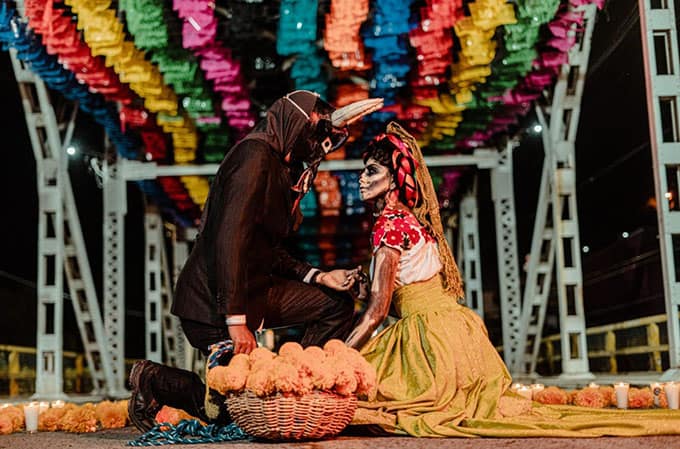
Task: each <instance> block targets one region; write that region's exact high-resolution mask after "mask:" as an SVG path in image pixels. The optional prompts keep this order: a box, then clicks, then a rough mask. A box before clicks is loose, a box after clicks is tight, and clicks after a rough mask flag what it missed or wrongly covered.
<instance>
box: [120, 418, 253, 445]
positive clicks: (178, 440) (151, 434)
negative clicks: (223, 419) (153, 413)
mask: <svg viewBox="0 0 680 449" xmlns="http://www.w3.org/2000/svg"><path fill="white" fill-rule="evenodd" d="M249 439H251V437H250V436H248V434H247V433H245V432H244V431H243V430H241V428H240V427H238V426H237V425H236V424H235V423H231V424H229V425H227V426H218V425H217V424H210V425H207V426H204V425H202V424H201V423H200V422H199V421H198V420H196V419H184V420H182V421H180V422H179V424H177V425H176V426H173V425H172V424H165V423H163V424H157V425H156V426H154V427H153V428H152V429H151V430H149V431H148V432H146V433H145V434H143V435H142V436H140V437H139V438H137V439H136V440H133V441H128V443H127V445H128V446H163V445H165V444H202V443H221V442H225V441H238V440H249Z"/></svg>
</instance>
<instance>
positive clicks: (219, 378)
mask: <svg viewBox="0 0 680 449" xmlns="http://www.w3.org/2000/svg"><path fill="white" fill-rule="evenodd" d="M248 372H249V371H248V370H244V369H242V368H241V367H239V366H238V365H235V366H232V365H231V364H229V366H216V367H214V368H211V369H210V370H208V375H207V376H206V382H207V383H208V386H209V387H210V388H212V389H213V390H215V391H217V392H218V393H220V394H222V395H225V394H227V393H228V392H230V391H240V390H242V389H243V387H245V385H246V379H247V378H248Z"/></svg>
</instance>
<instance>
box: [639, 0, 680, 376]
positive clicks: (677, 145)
mask: <svg viewBox="0 0 680 449" xmlns="http://www.w3.org/2000/svg"><path fill="white" fill-rule="evenodd" d="M674 3H675V1H674V0H664V1H659V2H650V0H639V9H640V27H641V29H642V51H643V55H644V70H645V84H646V90H647V117H648V122H649V137H650V143H651V148H652V160H653V164H654V167H653V168H654V192H655V195H656V202H657V208H656V210H657V217H658V218H657V219H658V223H659V246H660V248H661V268H662V273H663V289H664V298H665V302H666V314H667V316H668V326H667V329H668V331H667V332H668V347H669V348H668V355H669V361H670V366H671V369H672V370H674V371H675V373H676V374H675V376H676V378H677V377H678V374H679V373H678V371H679V370H680V321H678V312H679V311H680V279H678V275H677V270H678V263H679V262H678V259H677V257H676V255H677V251H678V247H680V206H679V204H678V201H680V198H679V197H678V193H679V191H678V184H679V179H680V178H679V176H678V175H679V173H680V156H679V154H680V128H679V121H680V116H679V115H678V108H679V107H680V105H679V104H678V99H679V98H680V64H679V61H678V59H679V58H680V52H679V51H678V29H677V24H676V17H675V5H674ZM667 374H669V373H667Z"/></svg>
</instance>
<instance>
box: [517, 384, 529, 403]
mask: <svg viewBox="0 0 680 449" xmlns="http://www.w3.org/2000/svg"><path fill="white" fill-rule="evenodd" d="M517 394H519V395H520V396H523V397H525V398H527V399H529V400H531V396H532V394H533V393H532V390H531V387H528V386H526V385H522V386H521V387H519V388H518V389H517Z"/></svg>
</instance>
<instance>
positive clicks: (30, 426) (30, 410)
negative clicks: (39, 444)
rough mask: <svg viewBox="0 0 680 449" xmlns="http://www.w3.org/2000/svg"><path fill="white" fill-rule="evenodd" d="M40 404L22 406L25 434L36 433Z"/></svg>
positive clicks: (33, 403) (32, 403)
mask: <svg viewBox="0 0 680 449" xmlns="http://www.w3.org/2000/svg"><path fill="white" fill-rule="evenodd" d="M39 411H40V404H39V403H37V402H31V403H29V404H26V405H24V419H25V420H26V432H31V433H33V432H36V431H37V430H38V412H39Z"/></svg>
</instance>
